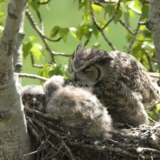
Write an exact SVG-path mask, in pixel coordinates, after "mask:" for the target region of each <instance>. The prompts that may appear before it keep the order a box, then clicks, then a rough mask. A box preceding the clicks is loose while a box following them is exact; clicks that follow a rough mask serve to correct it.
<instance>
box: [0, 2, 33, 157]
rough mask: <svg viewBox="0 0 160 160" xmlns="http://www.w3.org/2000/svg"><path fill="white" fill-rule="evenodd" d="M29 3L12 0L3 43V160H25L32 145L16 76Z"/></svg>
mask: <svg viewBox="0 0 160 160" xmlns="http://www.w3.org/2000/svg"><path fill="white" fill-rule="evenodd" d="M26 3H27V0H11V1H10V3H9V5H8V15H7V18H6V24H5V28H4V32H3V34H2V37H1V41H0V160H22V159H25V160H27V159H29V160H31V157H29V156H25V154H27V153H28V152H29V150H30V141H29V136H28V133H27V128H26V121H25V116H24V111H23V107H22V102H21V97H20V91H19V87H18V84H17V80H16V77H15V75H14V67H13V57H14V53H15V51H16V46H17V44H16V43H17V36H18V32H19V28H20V25H21V21H22V15H23V14H24V11H25V6H26Z"/></svg>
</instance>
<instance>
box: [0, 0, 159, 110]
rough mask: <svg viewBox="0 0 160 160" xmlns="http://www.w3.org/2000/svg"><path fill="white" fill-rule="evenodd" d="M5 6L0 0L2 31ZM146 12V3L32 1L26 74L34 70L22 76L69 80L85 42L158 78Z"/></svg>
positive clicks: (119, 0)
mask: <svg viewBox="0 0 160 160" xmlns="http://www.w3.org/2000/svg"><path fill="white" fill-rule="evenodd" d="M4 2H5V1H4V0H0V8H1V9H0V16H1V17H2V18H1V19H0V31H3V26H4V15H5V13H4V11H3V7H4ZM72 11H73V12H72ZM148 11H149V3H148V1H147V0H142V1H140V0H130V1H127V0H90V1H87V0H78V1H76V0H70V1H65V2H64V1H63V0H59V1H58V2H56V1H51V0H29V5H28V10H27V12H26V27H25V31H26V36H25V39H24V41H23V59H24V68H25V66H26V64H28V63H32V66H31V67H27V68H25V70H24V72H30V73H35V74H38V75H40V76H43V77H46V78H49V77H51V76H52V75H55V74H56V75H63V76H65V77H66V78H67V77H69V76H70V75H69V73H68V59H69V58H70V56H71V53H72V52H73V51H74V50H75V48H76V46H77V45H78V43H81V42H82V43H84V44H85V46H86V47H94V48H101V49H104V50H108V51H109V50H115V49H118V50H121V51H124V52H126V53H128V54H132V55H134V56H135V57H136V58H137V59H138V60H139V61H140V62H141V63H142V64H143V65H144V66H145V67H146V68H147V70H148V71H151V72H156V71H157V70H158V69H157V63H156V61H155V54H154V45H153V42H152V36H151V32H150V31H149V30H148V29H147V27H146V21H147V18H148ZM74 16H75V17H74ZM62 17H65V18H62ZM67 52H68V53H67ZM31 55H33V56H31ZM30 57H32V58H33V59H34V60H31V59H30ZM33 63H34V64H33ZM35 63H38V67H37V65H36V64H35ZM39 64H40V66H39ZM35 68H36V69H35ZM27 83H30V81H29V82H27ZM24 84H26V83H25V82H24ZM156 111H157V112H159V107H157V109H156Z"/></svg>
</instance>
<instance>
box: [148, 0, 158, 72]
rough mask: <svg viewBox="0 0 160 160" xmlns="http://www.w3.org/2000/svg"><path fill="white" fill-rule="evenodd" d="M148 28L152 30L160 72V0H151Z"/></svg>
mask: <svg viewBox="0 0 160 160" xmlns="http://www.w3.org/2000/svg"><path fill="white" fill-rule="evenodd" d="M147 27H148V29H149V30H150V31H151V32H152V36H153V41H154V45H155V54H156V59H157V63H158V69H159V72H160V1H159V0H150V10H149V19H148V22H147Z"/></svg>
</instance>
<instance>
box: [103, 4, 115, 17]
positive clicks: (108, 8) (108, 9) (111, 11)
mask: <svg viewBox="0 0 160 160" xmlns="http://www.w3.org/2000/svg"><path fill="white" fill-rule="evenodd" d="M104 10H105V15H107V14H108V15H109V17H111V16H112V15H113V14H114V12H115V6H114V5H113V4H107V5H106V6H105V8H104Z"/></svg>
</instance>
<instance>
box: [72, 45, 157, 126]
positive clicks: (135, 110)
mask: <svg viewBox="0 0 160 160" xmlns="http://www.w3.org/2000/svg"><path fill="white" fill-rule="evenodd" d="M71 74H72V77H73V80H74V82H75V83H76V84H78V85H82V86H89V87H91V88H92V90H93V93H94V94H95V95H96V96H97V97H98V98H99V100H100V101H101V103H102V104H103V105H104V106H106V107H108V111H109V113H110V114H111V116H112V118H113V121H115V122H122V123H128V124H130V125H133V126H138V125H140V124H143V123H146V122H147V119H148V116H147V113H146V111H145V109H144V106H145V107H148V106H150V105H151V103H153V102H154V101H155V100H157V99H159V96H158V94H157V92H156V90H155V89H154V87H153V86H152V84H151V81H150V78H149V77H148V75H147V73H146V71H145V69H144V67H143V66H142V65H141V64H140V63H139V62H138V61H137V60H136V59H135V58H134V57H133V56H131V55H129V54H126V53H122V52H120V51H112V52H106V51H103V50H98V49H84V48H83V45H79V46H78V47H77V50H76V51H75V52H74V54H73V57H72V60H71Z"/></svg>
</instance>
